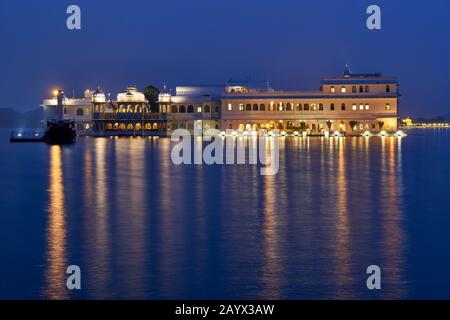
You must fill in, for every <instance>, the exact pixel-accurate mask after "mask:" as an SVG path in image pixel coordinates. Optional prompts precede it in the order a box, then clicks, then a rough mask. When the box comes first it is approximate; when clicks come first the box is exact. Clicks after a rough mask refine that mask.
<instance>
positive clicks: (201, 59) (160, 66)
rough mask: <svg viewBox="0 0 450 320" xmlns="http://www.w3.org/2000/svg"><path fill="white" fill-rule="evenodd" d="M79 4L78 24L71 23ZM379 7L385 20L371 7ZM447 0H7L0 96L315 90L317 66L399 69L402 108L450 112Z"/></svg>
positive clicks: (34, 99) (11, 102) (2, 17)
mask: <svg viewBox="0 0 450 320" xmlns="http://www.w3.org/2000/svg"><path fill="white" fill-rule="evenodd" d="M70 4H77V5H79V6H80V7H81V11H82V30H79V31H69V30H68V29H67V28H66V18H67V14H66V8H67V6H68V5H70ZM370 4H377V5H379V6H380V7H381V9H382V30H381V31H370V30H368V29H367V28H366V19H367V16H368V15H367V14H366V13H365V11H366V8H367V7H368V5H370ZM449 12H450V2H449V1H446V0H433V1H428V2H425V1H392V0H390V1H387V0H386V1H385V0H374V1H364V0H345V1H335V0H327V1H325V0H314V1H312V0H311V1H299V0H292V1H287V0H278V1H266V0H228V1H222V0H214V1H211V0H191V1H186V0H184V1H181V0H175V1H173V0H172V1H170V0H169V1H148V0H146V1H145V0H127V1H97V0H96V1H92V0H89V1H87V0H73V1H61V0H41V1H5V0H0V37H1V39H2V46H1V50H0V67H1V69H0V70H1V77H0V90H1V95H2V99H1V103H0V107H12V108H15V109H17V110H22V111H25V110H28V109H32V108H35V107H37V106H38V105H39V104H40V102H41V99H42V98H44V97H47V96H50V94H51V91H52V88H54V87H55V86H61V87H63V88H64V89H65V90H66V92H68V93H69V92H70V93H71V92H72V89H75V90H76V93H77V95H81V93H82V90H83V89H84V88H86V87H90V88H93V87H95V86H96V85H97V84H100V85H101V86H102V88H103V89H104V91H106V92H112V93H113V94H114V95H115V94H116V93H117V92H118V91H119V90H121V89H122V88H123V87H124V86H125V85H127V84H129V83H133V84H136V85H138V87H140V88H142V87H143V86H145V85H148V84H154V85H156V86H162V85H163V84H167V85H169V86H171V87H173V86H174V85H177V84H209V83H224V82H225V81H226V80H227V79H228V78H230V77H233V78H237V79H238V78H244V77H247V76H251V77H252V79H254V80H266V79H269V80H270V82H271V84H272V86H273V87H275V88H279V89H297V90H310V89H317V88H318V86H319V81H320V79H321V77H322V76H325V75H334V74H338V73H341V72H342V71H343V67H344V64H345V63H349V64H350V65H351V68H352V71H353V72H382V73H383V74H385V75H390V76H396V77H398V79H399V81H400V85H401V88H400V89H401V93H402V94H403V97H402V100H401V115H402V116H405V115H413V116H428V117H430V116H437V115H447V116H448V115H450V111H449V110H448V99H447V97H446V95H447V92H448V90H449V88H450V76H449V71H450V41H449V40H448V36H449V31H450V19H449Z"/></svg>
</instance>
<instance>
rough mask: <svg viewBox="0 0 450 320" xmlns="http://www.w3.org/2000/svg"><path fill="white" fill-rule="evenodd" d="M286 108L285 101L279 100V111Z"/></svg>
mask: <svg viewBox="0 0 450 320" xmlns="http://www.w3.org/2000/svg"><path fill="white" fill-rule="evenodd" d="M283 110H284V103H283V102H279V103H278V111H283Z"/></svg>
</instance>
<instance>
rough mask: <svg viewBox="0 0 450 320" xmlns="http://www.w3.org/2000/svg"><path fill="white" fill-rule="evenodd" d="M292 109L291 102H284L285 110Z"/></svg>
mask: <svg viewBox="0 0 450 320" xmlns="http://www.w3.org/2000/svg"><path fill="white" fill-rule="evenodd" d="M292 110H293V108H292V103H290V102H288V103H287V104H286V111H292Z"/></svg>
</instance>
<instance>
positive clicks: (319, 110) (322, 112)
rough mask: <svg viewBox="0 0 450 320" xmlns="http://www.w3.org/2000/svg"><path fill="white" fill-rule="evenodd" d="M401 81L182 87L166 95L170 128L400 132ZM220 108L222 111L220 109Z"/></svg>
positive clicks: (356, 77) (364, 77) (367, 77)
mask: <svg viewBox="0 0 450 320" xmlns="http://www.w3.org/2000/svg"><path fill="white" fill-rule="evenodd" d="M397 87H398V83H397V81H396V79H395V78H389V77H382V76H381V75H380V74H351V73H350V72H349V71H348V70H346V71H345V72H344V74H342V75H341V76H338V77H327V78H324V79H323V80H322V82H321V88H320V90H319V91H311V92H300V91H278V90H274V89H272V88H270V87H269V86H268V85H265V86H264V85H260V86H258V85H255V84H251V83H248V82H241V83H236V82H229V83H228V84H226V85H223V86H210V87H177V90H176V95H173V96H172V95H170V94H167V93H165V94H161V95H160V99H159V100H160V110H161V111H163V112H167V120H168V129H169V130H174V129H177V128H188V129H192V128H194V124H195V128H196V129H197V127H199V128H200V127H203V129H206V128H218V129H220V130H226V129H233V130H241V131H244V130H258V129H261V128H264V129H268V130H274V129H278V130H284V131H286V132H289V131H308V132H312V133H321V132H324V131H328V130H331V131H341V132H346V133H347V134H360V133H361V132H364V131H374V132H379V131H381V130H386V131H395V130H397V102H398V97H399V94H398V89H397ZM217 107H219V108H217Z"/></svg>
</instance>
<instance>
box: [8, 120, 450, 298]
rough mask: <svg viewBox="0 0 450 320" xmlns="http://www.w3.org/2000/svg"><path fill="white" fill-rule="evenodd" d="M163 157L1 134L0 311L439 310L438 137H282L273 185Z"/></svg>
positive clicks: (442, 220) (441, 203)
mask: <svg viewBox="0 0 450 320" xmlns="http://www.w3.org/2000/svg"><path fill="white" fill-rule="evenodd" d="M171 146H173V144H172V143H171V142H170V140H169V139H167V138H162V139H151V138H150V139H144V138H134V139H129V138H120V139H110V138H97V139H94V138H79V140H78V142H77V143H76V144H75V145H73V146H66V147H62V148H60V147H58V146H49V145H46V144H43V143H24V144H10V143H9V141H8V132H7V131H1V133H0V150H1V157H0V168H1V172H2V174H1V179H0V188H1V195H0V258H1V263H0V298H2V299H10V298H21V299H43V298H51V299H66V298H67V299H70V298H72V299H78V298H83V299H84V298H88V299H99V298H144V299H145V298H149V299H181V298H183V299H197V298H209V299H216V298H217V299H218V298H225V299H231V298H245V299H259V298H267V299H312V298H315V299H331V298H338V299H344V298H353V299H361V298H362V299H387V298H394V299H397V298H446V299H450V196H449V193H450V192H449V191H450V147H449V146H450V130H448V131H445V130H432V129H430V130H429V131H428V130H421V131H416V132H410V135H409V136H408V137H407V138H403V139H398V138H383V139H382V138H375V137H374V138H370V139H366V138H341V139H335V138H334V139H325V138H308V139H303V138H282V139H281V142H280V170H279V173H278V174H277V175H276V176H261V175H259V167H258V166H256V165H232V166H224V165H222V166H221V165H213V166H207V165H190V166H189V165H181V166H176V165H174V164H172V163H171V161H170V151H171ZM71 264H76V265H79V266H80V267H81V269H82V290H80V291H77V292H70V293H69V292H68V291H67V290H66V289H65V279H66V274H65V268H66V267H67V266H68V265H71ZM371 264H377V265H379V266H380V267H381V268H382V272H383V274H382V290H380V291H376V292H374V291H369V290H367V288H366V284H365V282H366V277H367V275H366V273H365V271H366V268H367V266H369V265H371Z"/></svg>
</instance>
